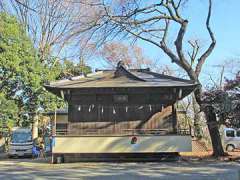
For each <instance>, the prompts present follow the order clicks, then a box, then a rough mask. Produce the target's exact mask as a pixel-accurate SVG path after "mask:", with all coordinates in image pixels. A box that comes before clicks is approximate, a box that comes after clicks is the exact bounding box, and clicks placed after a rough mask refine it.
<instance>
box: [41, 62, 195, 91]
mask: <svg viewBox="0 0 240 180" xmlns="http://www.w3.org/2000/svg"><path fill="white" fill-rule="evenodd" d="M196 85H197V84H196V83H194V82H193V81H191V80H186V79H181V78H176V77H173V76H167V75H163V74H158V73H154V72H151V71H150V70H149V69H126V68H125V67H124V66H123V65H122V64H120V65H118V67H117V69H116V70H102V71H97V72H95V73H91V74H88V75H86V76H77V77H73V78H71V79H65V80H59V81H55V82H51V83H50V84H47V85H45V87H46V88H47V89H48V88H49V89H55V88H56V89H82V88H113V87H193V86H196Z"/></svg>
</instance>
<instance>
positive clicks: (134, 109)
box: [45, 62, 197, 158]
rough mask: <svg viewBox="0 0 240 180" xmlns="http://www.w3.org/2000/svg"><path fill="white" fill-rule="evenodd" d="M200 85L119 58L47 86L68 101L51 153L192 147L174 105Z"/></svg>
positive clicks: (166, 149) (91, 152) (184, 149)
mask: <svg viewBox="0 0 240 180" xmlns="http://www.w3.org/2000/svg"><path fill="white" fill-rule="evenodd" d="M196 86H197V84H196V83H194V82H193V81H190V80H185V79H180V78H176V77H172V76H167V75H163V74H158V73H154V72H151V71H150V70H149V69H127V68H125V66H124V64H122V63H121V62H119V64H118V66H117V68H116V70H101V71H100V70H99V71H96V72H95V73H92V74H88V75H86V76H78V77H72V78H71V79H67V80H59V81H56V82H52V83H50V84H47V85H45V87H46V89H47V90H48V91H50V92H52V93H54V94H56V95H58V96H59V97H62V98H64V100H66V101H67V102H68V124H67V133H66V134H65V135H58V134H54V139H55V143H54V147H53V156H54V157H55V158H56V157H58V156H60V155H61V157H67V156H70V155H74V157H76V154H78V155H84V154H85V155H86V154H88V155H91V154H92V155H93V154H94V155H99V154H122V153H124V154H126V153H131V154H134V153H135V154H136V153H138V154H139V153H160V152H180V151H191V136H190V135H188V134H186V133H185V134H181V130H179V129H178V128H177V127H178V126H177V123H178V122H177V117H176V110H175V107H174V104H175V103H176V102H177V101H178V100H181V99H183V98H184V97H185V96H187V95H188V94H190V93H191V92H192V91H193V90H194V89H195V88H196ZM55 132H56V131H55Z"/></svg>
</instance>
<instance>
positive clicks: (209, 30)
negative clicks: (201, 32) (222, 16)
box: [195, 0, 216, 76]
mask: <svg viewBox="0 0 240 180" xmlns="http://www.w3.org/2000/svg"><path fill="white" fill-rule="evenodd" d="M211 12H212V0H209V7H208V15H207V20H206V27H207V30H208V33H209V35H210V37H211V40H212V42H211V44H210V46H209V47H208V49H207V50H206V51H205V52H204V53H203V54H202V56H201V57H200V58H199V59H198V64H197V66H196V69H195V73H196V75H197V76H199V74H200V72H201V70H202V66H203V64H204V63H205V61H206V59H207V57H208V56H209V55H210V54H211V53H212V51H213V49H214V47H215V45H216V39H215V37H214V34H213V32H212V30H211V27H210V18H211Z"/></svg>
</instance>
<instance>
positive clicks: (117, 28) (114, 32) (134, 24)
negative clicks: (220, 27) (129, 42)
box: [82, 0, 224, 156]
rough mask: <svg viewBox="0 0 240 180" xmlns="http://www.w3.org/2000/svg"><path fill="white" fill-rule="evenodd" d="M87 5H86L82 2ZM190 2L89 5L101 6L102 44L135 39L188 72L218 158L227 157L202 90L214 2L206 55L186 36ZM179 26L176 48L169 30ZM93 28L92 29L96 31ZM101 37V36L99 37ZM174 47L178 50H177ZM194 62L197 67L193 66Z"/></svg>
mask: <svg viewBox="0 0 240 180" xmlns="http://www.w3.org/2000/svg"><path fill="white" fill-rule="evenodd" d="M82 3H84V2H82ZM186 3H188V1H186V0H185V1H184V0H160V1H157V2H156V3H154V2H153V1H151V2H143V1H136V0H128V1H124V0H119V1H118V0H115V1H104V0H102V1H94V2H92V3H91V2H88V4H87V5H89V6H90V7H95V6H98V10H99V11H100V12H101V13H98V15H99V17H98V21H97V23H96V25H95V33H96V34H98V38H99V37H100V38H101V39H100V41H98V42H103V41H104V40H106V39H107V38H115V37H116V36H119V35H121V36H122V37H132V38H134V39H140V40H143V41H145V42H148V43H151V44H153V45H154V46H156V47H158V48H159V49H160V50H162V51H163V52H164V53H165V54H166V55H167V56H168V57H169V58H170V59H171V61H172V63H175V64H176V65H178V66H179V67H181V68H182V69H184V70H185V72H186V73H187V74H188V76H189V78H190V79H191V80H193V81H195V82H196V83H198V84H199V86H198V88H197V89H196V90H195V92H194V94H195V98H196V102H197V103H198V104H199V105H200V107H201V109H202V110H203V111H204V112H205V115H206V119H207V124H208V128H209V131H210V136H211V140H212V145H213V150H214V155H215V156H220V155H224V151H223V148H222V144H221V139H220V135H219V130H218V127H217V121H216V115H215V113H214V112H213V108H212V107H211V105H210V104H205V103H204V102H203V101H202V87H201V82H200V81H199V75H200V73H201V71H202V67H203V65H204V64H205V62H206V60H207V58H208V57H209V55H210V54H211V53H212V51H213V49H214V47H215V45H216V39H215V36H214V33H213V31H212V29H211V26H210V18H211V14H212V0H208V8H206V11H207V15H206V24H205V25H206V26H205V27H206V30H207V32H208V34H209V39H210V41H211V42H210V44H209V46H208V47H207V48H206V49H205V51H204V52H203V53H200V52H199V44H198V41H189V42H188V45H189V46H188V50H189V48H192V51H188V52H189V53H187V55H186V53H185V51H184V47H185V46H186V44H184V43H185V41H184V37H185V34H186V32H187V28H188V24H189V21H188V19H186V18H184V17H183V15H182V10H183V9H184V8H183V5H184V4H186ZM173 26H174V27H179V28H178V30H177V33H176V39H175V40H174V43H173V46H171V44H170V43H169V41H170V40H169V37H168V35H169V31H170V29H171V28H172V27H173ZM93 29H94V28H92V29H91V30H93ZM99 34H101V35H99ZM174 46H175V47H174ZM194 62H196V63H195V65H194Z"/></svg>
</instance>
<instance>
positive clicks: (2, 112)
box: [0, 93, 18, 129]
mask: <svg viewBox="0 0 240 180" xmlns="http://www.w3.org/2000/svg"><path fill="white" fill-rule="evenodd" d="M0 119H1V121H0V128H1V129H2V128H6V127H13V126H14V124H15V123H14V122H15V120H16V119H18V108H17V106H16V104H15V102H14V101H13V100H7V99H6V98H5V95H4V94H3V93H0Z"/></svg>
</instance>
